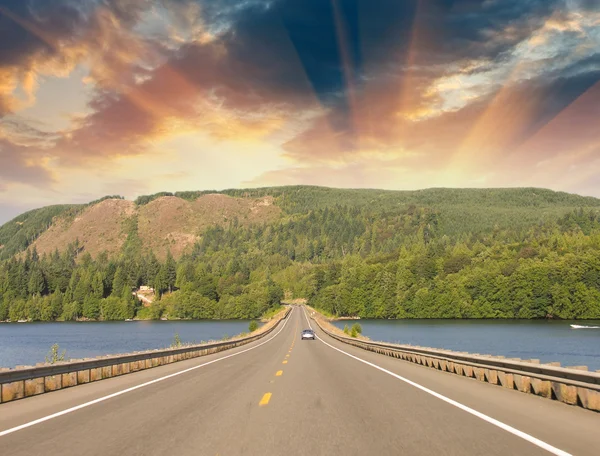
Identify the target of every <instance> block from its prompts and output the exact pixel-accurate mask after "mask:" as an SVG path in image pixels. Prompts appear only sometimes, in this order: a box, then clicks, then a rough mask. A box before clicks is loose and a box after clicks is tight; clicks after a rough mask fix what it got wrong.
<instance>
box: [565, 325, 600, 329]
mask: <svg viewBox="0 0 600 456" xmlns="http://www.w3.org/2000/svg"><path fill="white" fill-rule="evenodd" d="M571 328H573V329H600V326H585V325H571Z"/></svg>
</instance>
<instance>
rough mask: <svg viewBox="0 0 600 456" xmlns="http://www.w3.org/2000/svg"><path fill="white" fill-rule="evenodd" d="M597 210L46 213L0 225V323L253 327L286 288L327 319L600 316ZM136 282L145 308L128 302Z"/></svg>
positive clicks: (590, 206)
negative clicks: (153, 293)
mask: <svg viewBox="0 0 600 456" xmlns="http://www.w3.org/2000/svg"><path fill="white" fill-rule="evenodd" d="M599 214H600V200H598V199H596V198H590V197H582V196H578V195H572V194H567V193H560V192H553V191H550V190H544V189H534V188H526V189H428V190H420V191H383V190H347V189H331V188H323V187H303V186H300V187H276V188H260V189H244V190H238V189H236V190H226V191H222V192H179V193H174V194H171V193H159V194H156V195H148V196H143V197H140V198H138V199H137V200H136V201H134V202H132V201H126V200H124V199H121V198H115V197H107V198H103V199H102V200H99V201H96V202H93V203H90V204H88V205H77V206H52V207H48V208H43V209H39V210H36V211H30V212H28V213H26V214H23V215H22V216H20V217H17V218H16V219H15V220H13V221H11V222H9V223H7V224H5V225H4V226H2V227H1V228H0V245H2V248H0V255H1V258H3V259H4V261H3V262H2V263H1V264H0V320H5V319H11V320H17V319H33V320H53V319H80V318H85V319H123V318H131V317H134V316H136V315H137V316H138V317H143V318H158V317H161V316H163V317H164V316H166V317H168V318H239V317H252V318H254V317H257V316H259V315H261V314H262V313H263V312H266V311H268V310H269V309H270V308H271V307H273V306H275V305H277V303H278V301H279V299H281V297H282V296H283V293H284V291H285V292H287V293H288V295H289V296H291V297H307V298H309V299H310V301H311V303H312V304H313V305H315V306H316V307H318V308H320V309H322V310H325V311H328V312H331V313H333V314H337V315H359V316H362V317H376V318H434V317H441V318H451V317H462V318H480V317H483V318H549V317H552V318H599V317H600V255H598V253H599V250H600V219H599ZM25 250H26V252H25V253H24V251H25ZM141 285H150V286H153V287H154V288H155V289H156V290H157V295H158V296H157V299H156V300H155V302H154V303H153V304H152V306H150V307H146V308H142V307H141V305H140V303H139V302H137V301H136V300H135V299H133V298H132V295H131V291H132V289H135V288H137V287H139V286H141ZM161 296H162V299H158V298H159V297H161Z"/></svg>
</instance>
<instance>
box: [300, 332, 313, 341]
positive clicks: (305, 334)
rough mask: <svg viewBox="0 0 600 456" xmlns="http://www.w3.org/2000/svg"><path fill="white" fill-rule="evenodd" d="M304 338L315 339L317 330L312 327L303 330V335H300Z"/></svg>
mask: <svg viewBox="0 0 600 456" xmlns="http://www.w3.org/2000/svg"><path fill="white" fill-rule="evenodd" d="M300 338H301V339H302V340H304V339H312V340H315V332H314V331H313V330H312V329H305V330H303V331H302V336H300Z"/></svg>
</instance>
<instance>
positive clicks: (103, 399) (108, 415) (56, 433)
mask: <svg viewBox="0 0 600 456" xmlns="http://www.w3.org/2000/svg"><path fill="white" fill-rule="evenodd" d="M310 323H311V322H310V320H308V319H307V316H306V314H305V313H304V310H303V309H302V308H295V309H294V310H293V311H292V313H291V314H290V316H289V317H288V319H287V321H286V322H285V324H284V325H282V326H281V328H279V329H278V330H277V331H276V332H274V333H273V335H271V336H269V337H268V338H266V339H263V340H261V341H257V342H254V343H252V344H249V345H245V346H244V347H239V348H236V349H233V350H230V351H226V352H221V353H217V354H214V355H210V356H207V357H203V358H201V359H198V358H196V359H192V360H188V361H183V362H180V363H175V364H170V365H167V366H162V367H157V368H154V369H150V370H146V371H141V372H137V373H134V374H129V375H126V376H121V377H115V378H112V379H107V380H103V381H102V382H98V383H90V384H86V385H81V386H78V387H77V388H72V389H65V390H61V391H58V392H54V393H51V394H45V395H41V396H36V397H31V398H27V399H24V400H20V401H15V402H11V403H6V404H2V405H0V449H1V453H2V454H7V455H8V454H10V455H11V456H12V455H31V454H44V455H61V456H65V455H81V454H86V455H96V454H97V455H103V456H104V455H107V454H122V455H163V454H177V455H188V454H189V455H217V454H218V455H222V456H225V455H255V454H260V455H282V454H285V455H286V456H288V455H303V456H306V455H335V454H342V455H361V456H362V455H399V454H406V455H430V454H440V455H442V454H443V455H465V454H475V455H480V454H486V455H502V456H505V455H515V454H523V455H536V454H539V455H542V454H545V455H547V454H557V455H567V454H576V455H588V454H589V455H596V454H598V429H600V415H599V414H597V413H593V412H590V411H587V410H583V409H580V408H578V407H570V406H567V405H565V404H562V403H558V402H554V401H548V400H546V399H543V398H539V397H536V396H530V395H524V394H522V393H519V392H517V391H509V390H505V389H502V388H498V387H497V386H493V385H488V384H485V383H481V382H478V381H477V380H474V379H468V378H464V377H459V376H454V375H452V374H448V373H444V372H439V371H434V370H431V369H428V368H425V367H422V366H418V365H414V364H411V363H407V362H403V361H400V360H397V359H395V358H389V357H386V356H382V355H377V354H375V353H371V352H365V351H364V350H360V349H358V348H355V347H351V346H348V345H346V344H343V343H341V342H338V341H336V340H333V339H331V338H329V337H328V336H327V335H325V334H324V333H322V331H320V330H319V329H318V328H314V329H315V331H316V333H317V340H316V341H311V340H307V341H301V340H300V331H301V330H302V329H304V328H306V327H308V326H310Z"/></svg>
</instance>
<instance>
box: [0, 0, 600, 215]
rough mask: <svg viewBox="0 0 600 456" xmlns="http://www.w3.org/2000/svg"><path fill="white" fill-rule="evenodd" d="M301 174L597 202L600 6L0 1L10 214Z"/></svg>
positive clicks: (0, 98) (583, 2)
mask: <svg viewBox="0 0 600 456" xmlns="http://www.w3.org/2000/svg"><path fill="white" fill-rule="evenodd" d="M296 184H307V185H324V186H331V187H351V188H363V187H365V188H382V189H399V190H403V189H407V190H408V189H419V188H430V187H544V188H550V189H554V190H561V191H568V192H573V193H579V194H583V195H592V196H597V197H600V1H598V0H0V223H2V222H5V221H7V220H9V219H10V218H12V217H14V216H16V215H17V214H19V213H21V212H23V211H24V210H27V209H31V208H34V207H40V206H45V205H48V204H58V203H79V202H88V201H91V200H94V199H97V198H99V197H102V196H104V195H114V194H119V195H123V196H125V197H126V198H128V199H133V198H136V197H137V196H139V195H144V194H150V193H155V192H159V191H180V190H207V189H216V190H220V189H225V188H236V187H244V188H245V187H262V186H272V185H296Z"/></svg>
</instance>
